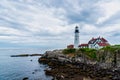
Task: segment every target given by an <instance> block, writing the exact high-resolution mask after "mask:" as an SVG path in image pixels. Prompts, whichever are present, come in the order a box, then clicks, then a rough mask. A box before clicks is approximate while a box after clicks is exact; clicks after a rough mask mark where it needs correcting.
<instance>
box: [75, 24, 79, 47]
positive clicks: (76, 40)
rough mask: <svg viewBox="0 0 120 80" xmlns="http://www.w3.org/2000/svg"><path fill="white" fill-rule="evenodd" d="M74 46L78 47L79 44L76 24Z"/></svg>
mask: <svg viewBox="0 0 120 80" xmlns="http://www.w3.org/2000/svg"><path fill="white" fill-rule="evenodd" d="M74 38H75V39H74V46H75V48H78V46H79V29H78V26H76V27H75V37H74Z"/></svg>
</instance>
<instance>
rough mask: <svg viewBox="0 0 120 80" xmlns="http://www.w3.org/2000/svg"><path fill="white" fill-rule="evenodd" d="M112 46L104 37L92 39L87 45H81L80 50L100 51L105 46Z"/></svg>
mask: <svg viewBox="0 0 120 80" xmlns="http://www.w3.org/2000/svg"><path fill="white" fill-rule="evenodd" d="M109 45H110V44H109V43H108V41H107V40H106V39H104V38H103V37H102V38H100V37H98V38H92V39H91V40H90V41H89V42H88V43H87V44H80V45H79V48H93V49H100V48H103V47H105V46H109Z"/></svg>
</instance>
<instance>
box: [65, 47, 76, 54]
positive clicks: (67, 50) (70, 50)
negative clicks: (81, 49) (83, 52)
mask: <svg viewBox="0 0 120 80" xmlns="http://www.w3.org/2000/svg"><path fill="white" fill-rule="evenodd" d="M75 52H76V49H75V48H73V49H64V50H63V53H64V54H69V53H75Z"/></svg>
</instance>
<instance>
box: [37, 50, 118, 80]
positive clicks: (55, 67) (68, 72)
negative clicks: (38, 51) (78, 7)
mask: <svg viewBox="0 0 120 80" xmlns="http://www.w3.org/2000/svg"><path fill="white" fill-rule="evenodd" d="M51 53H52V52H51ZM49 55H50V56H49ZM63 58H64V59H63ZM38 61H39V63H43V64H47V65H48V66H49V69H46V70H45V73H46V75H51V76H53V77H54V78H53V80H83V78H82V77H81V76H84V77H87V78H90V79H88V80H120V69H113V68H112V69H110V68H109V69H103V68H101V67H99V66H98V65H97V64H86V63H83V62H79V61H75V60H72V59H70V58H68V57H67V56H65V55H63V54H62V56H61V55H57V54H56V53H55V54H54V53H52V54H49V53H47V55H46V54H45V55H44V56H42V57H41V58H39V60H38Z"/></svg>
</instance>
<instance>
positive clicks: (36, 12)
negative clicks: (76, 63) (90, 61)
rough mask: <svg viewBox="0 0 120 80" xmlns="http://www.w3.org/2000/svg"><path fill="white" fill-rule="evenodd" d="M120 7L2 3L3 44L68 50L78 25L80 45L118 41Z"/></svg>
mask: <svg viewBox="0 0 120 80" xmlns="http://www.w3.org/2000/svg"><path fill="white" fill-rule="evenodd" d="M119 5H120V4H119V0H111V1H107V0H106V1H105V0H101V1H98V0H92V1H90V0H75V1H73V0H44V1H43V0H1V2H0V42H4V43H8V46H9V45H12V44H15V45H20V44H23V45H31V46H32V45H34V46H49V47H50V46H51V47H56V45H59V46H57V47H66V45H67V44H71V43H73V40H74V27H75V26H76V25H78V26H80V40H81V41H80V42H81V43H82V42H87V41H88V40H89V39H90V38H91V37H97V36H104V37H105V38H107V39H110V37H115V38H116V39H119V37H118V36H119V34H120V33H119V29H120V28H119V25H120V23H119V21H120V19H119V18H120V15H119V12H120V9H119V7H120V6H119ZM110 41H111V43H113V44H115V41H114V40H113V39H110ZM116 43H119V42H116ZM6 47H7V45H6ZM18 47H19V46H18Z"/></svg>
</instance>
